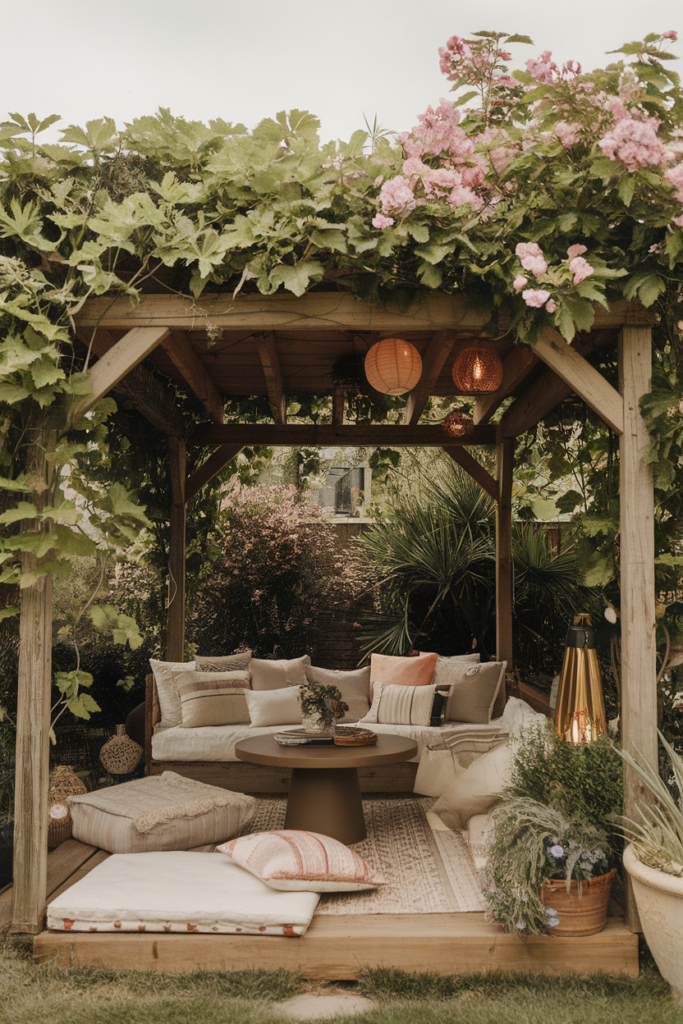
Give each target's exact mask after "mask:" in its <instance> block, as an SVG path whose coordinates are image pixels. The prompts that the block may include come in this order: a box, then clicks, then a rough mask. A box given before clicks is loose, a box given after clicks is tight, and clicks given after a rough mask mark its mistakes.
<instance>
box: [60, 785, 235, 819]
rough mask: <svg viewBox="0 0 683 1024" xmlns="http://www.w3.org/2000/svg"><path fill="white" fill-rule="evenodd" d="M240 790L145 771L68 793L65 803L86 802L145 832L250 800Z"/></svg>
mask: <svg viewBox="0 0 683 1024" xmlns="http://www.w3.org/2000/svg"><path fill="white" fill-rule="evenodd" d="M251 799H252V798H251V797H248V796H246V795H245V794H244V793H233V792H231V791H230V790H226V789H219V788H218V787H217V786H207V785H206V784H205V783H204V782H197V781H196V780H195V779H186V778H184V777H183V776H182V775H178V774H177V773H176V772H163V773H162V774H161V775H149V776H147V778H144V779H134V780H133V782H124V783H123V784H122V785H120V786H110V787H108V788H107V789H98V790H97V791H96V792H94V793H84V794H83V795H82V796H70V797H68V800H69V803H88V804H90V805H91V806H92V807H99V808H100V810H102V811H107V812H108V813H109V814H118V815H119V816H120V817H123V818H130V819H131V820H132V822H133V824H134V825H135V828H136V829H137V830H138V832H149V831H150V829H152V828H154V826H155V825H161V824H163V823H164V822H166V821H173V819H174V818H196V817H197V816H198V815H200V814H206V813H207V811H211V810H213V808H214V807H226V806H227V805H228V804H233V805H234V804H235V803H238V802H240V801H245V802H247V801H251Z"/></svg>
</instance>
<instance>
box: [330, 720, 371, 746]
mask: <svg viewBox="0 0 683 1024" xmlns="http://www.w3.org/2000/svg"><path fill="white" fill-rule="evenodd" d="M334 742H335V745H336V746H338V747H371V746H372V745H373V743H376V742H377V733H376V732H372V730H371V729H357V728H356V727H355V726H352V725H338V726H337V728H336V729H335V732H334Z"/></svg>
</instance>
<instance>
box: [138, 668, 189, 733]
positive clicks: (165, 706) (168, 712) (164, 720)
mask: <svg viewBox="0 0 683 1024" xmlns="http://www.w3.org/2000/svg"><path fill="white" fill-rule="evenodd" d="M149 663H150V665H151V666H152V672H153V673H154V682H155V685H156V690H157V698H158V700H159V711H160V712H161V718H160V720H159V723H158V724H159V725H160V726H164V727H166V726H173V725H181V724H182V721H183V715H182V711H181V710H180V697H179V696H178V683H177V679H178V676H179V675H180V673H182V672H187V671H188V670H189V671H194V669H195V667H196V665H195V662H194V661H185V662H183V661H156V660H155V659H154V658H150V659H149Z"/></svg>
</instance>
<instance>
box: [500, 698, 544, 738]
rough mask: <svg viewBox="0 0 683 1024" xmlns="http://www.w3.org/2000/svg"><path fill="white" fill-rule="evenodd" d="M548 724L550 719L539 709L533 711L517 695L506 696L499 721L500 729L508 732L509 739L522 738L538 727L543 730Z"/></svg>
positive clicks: (535, 730)
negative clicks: (506, 700) (506, 699)
mask: <svg viewBox="0 0 683 1024" xmlns="http://www.w3.org/2000/svg"><path fill="white" fill-rule="evenodd" d="M549 726H550V719H549V718H546V716H545V715H544V714H542V713H541V712H540V711H534V709H533V708H532V707H531V705H530V704H527V702H526V701H524V700H519V698H518V697H508V702H507V704H506V705H505V710H504V711H503V715H502V717H501V719H500V722H499V727H500V729H501V731H503V732H508V733H509V734H510V740H511V741H512V742H516V741H519V740H524V739H526V737H527V736H528V735H529V734H530V733H531V734H533V733H535V732H537V731H538V730H539V729H541V730H543V731H545V730H546V729H548V727H549Z"/></svg>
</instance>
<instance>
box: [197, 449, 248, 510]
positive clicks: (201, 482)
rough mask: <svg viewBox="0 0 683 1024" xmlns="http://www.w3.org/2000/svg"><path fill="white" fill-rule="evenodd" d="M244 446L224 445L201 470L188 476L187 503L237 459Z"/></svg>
mask: <svg viewBox="0 0 683 1024" xmlns="http://www.w3.org/2000/svg"><path fill="white" fill-rule="evenodd" d="M243 447H244V445H241V444H223V445H221V446H220V448H217V449H216V451H215V452H213V453H212V454H211V455H210V456H209V457H208V459H207V460H206V462H203V463H202V464H201V466H200V467H199V469H196V470H195V471H194V473H192V475H191V476H188V478H187V481H186V483H185V501H186V502H188V501H191V500H192V498H194V496H195V495H196V494H198V493H199V492H200V491H201V489H202V487H205V486H206V484H208V482H209V481H210V480H213V478H214V477H215V476H216V474H217V473H220V471H221V470H222V469H223V467H224V466H227V464H228V463H229V462H230V461H231V460H232V459H234V458H235V456H236V455H237V454H238V453H239V452H241V451H242V448H243Z"/></svg>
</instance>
